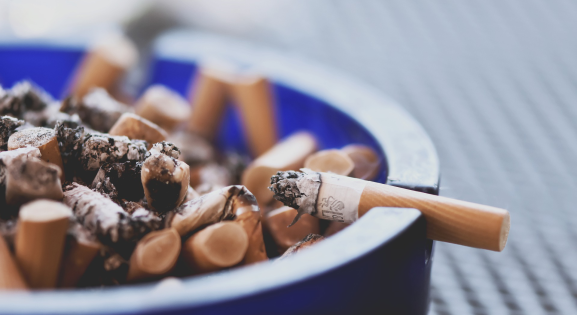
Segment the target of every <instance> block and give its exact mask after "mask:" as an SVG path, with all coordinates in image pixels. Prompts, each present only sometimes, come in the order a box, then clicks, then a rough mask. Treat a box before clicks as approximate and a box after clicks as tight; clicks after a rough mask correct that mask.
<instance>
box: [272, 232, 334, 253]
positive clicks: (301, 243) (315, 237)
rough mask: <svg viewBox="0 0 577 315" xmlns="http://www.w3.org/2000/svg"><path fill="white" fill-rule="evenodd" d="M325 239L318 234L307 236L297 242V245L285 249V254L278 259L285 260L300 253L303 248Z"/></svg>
mask: <svg viewBox="0 0 577 315" xmlns="http://www.w3.org/2000/svg"><path fill="white" fill-rule="evenodd" d="M324 239H325V238H324V237H322V236H321V235H318V234H309V235H307V236H305V238H303V239H302V240H301V241H299V242H298V243H296V244H294V245H293V246H291V247H290V248H289V249H287V251H286V252H284V254H283V255H282V256H281V257H280V258H279V259H285V258H287V257H289V256H292V255H294V254H296V253H298V252H300V251H302V250H303V249H305V248H308V247H310V246H312V245H314V244H316V243H318V242H320V241H322V240H324Z"/></svg>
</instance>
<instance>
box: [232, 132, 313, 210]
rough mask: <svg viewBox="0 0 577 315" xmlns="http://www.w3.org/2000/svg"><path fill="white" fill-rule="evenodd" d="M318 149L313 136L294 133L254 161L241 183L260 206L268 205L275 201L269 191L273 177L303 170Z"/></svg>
mask: <svg viewBox="0 0 577 315" xmlns="http://www.w3.org/2000/svg"><path fill="white" fill-rule="evenodd" d="M316 148H317V141H316V139H315V138H314V136H313V135H312V134H310V133H307V132H297V133H294V134H292V135H290V136H289V137H287V138H285V139H284V140H282V141H281V142H279V143H277V144H276V145H275V146H274V147H272V148H271V149H270V150H268V151H267V152H266V153H264V154H263V155H261V156H260V157H258V158H257V159H256V160H254V161H253V162H252V163H251V164H250V165H249V166H248V167H247V168H246V169H245V171H244V173H243V174H242V181H241V182H242V184H243V185H244V186H246V188H248V190H250V191H251V192H252V193H253V194H254V195H255V197H256V199H257V200H258V202H259V204H260V205H266V204H268V203H269V202H270V201H271V200H272V199H273V194H272V193H271V192H270V191H269V190H268V189H267V187H268V185H269V184H270V178H271V176H273V175H274V174H276V172H278V171H286V170H291V169H299V168H301V167H302V166H303V164H304V161H305V159H306V158H307V157H308V156H309V155H310V154H312V153H313V152H314V151H315V150H316Z"/></svg>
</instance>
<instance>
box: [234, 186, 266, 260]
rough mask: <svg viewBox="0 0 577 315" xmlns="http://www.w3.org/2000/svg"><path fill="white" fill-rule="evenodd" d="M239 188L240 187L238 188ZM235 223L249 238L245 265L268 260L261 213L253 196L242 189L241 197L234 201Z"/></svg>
mask: <svg viewBox="0 0 577 315" xmlns="http://www.w3.org/2000/svg"><path fill="white" fill-rule="evenodd" d="M237 187H238V186H237ZM232 202H233V204H232V208H233V210H232V211H233V213H234V215H235V217H234V222H236V223H238V224H239V225H240V226H241V227H242V228H243V229H244V231H245V232H246V235H247V236H248V248H247V250H246V254H245V255H244V259H243V264H245V265H248V264H252V263H256V262H259V261H265V260H267V259H268V257H267V255H266V248H265V245H264V238H263V234H262V222H261V213H260V209H259V207H258V204H257V201H256V199H255V197H254V195H253V194H251V193H250V192H249V191H248V190H247V189H246V188H244V187H243V188H242V189H241V192H240V193H239V196H237V197H236V198H233V200H232Z"/></svg>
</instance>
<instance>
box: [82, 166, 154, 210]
mask: <svg viewBox="0 0 577 315" xmlns="http://www.w3.org/2000/svg"><path fill="white" fill-rule="evenodd" d="M141 172H142V163H141V162H138V161H126V162H123V163H108V164H104V165H102V166H101V167H100V170H98V173H97V174H96V177H95V178H94V181H93V182H92V188H93V189H99V188H98V187H97V186H98V185H100V187H104V186H110V185H112V187H115V189H116V191H117V197H118V198H119V199H126V200H129V201H138V200H141V199H142V198H143V197H144V189H143V187H142V180H141V178H140V173H141ZM107 181H108V182H110V184H108V183H107ZM113 200H114V199H113Z"/></svg>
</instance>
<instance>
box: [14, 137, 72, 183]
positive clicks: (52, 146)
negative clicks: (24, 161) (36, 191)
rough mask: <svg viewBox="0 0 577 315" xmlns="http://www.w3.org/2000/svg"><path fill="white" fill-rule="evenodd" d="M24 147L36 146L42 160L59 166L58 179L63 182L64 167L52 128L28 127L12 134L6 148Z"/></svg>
mask: <svg viewBox="0 0 577 315" xmlns="http://www.w3.org/2000/svg"><path fill="white" fill-rule="evenodd" d="M25 147H35V148H38V150H40V155H41V159H42V160H44V161H46V162H49V163H52V164H55V165H56V166H58V167H60V170H61V171H62V172H61V175H60V180H61V181H62V182H64V167H63V165H62V157H61V156H60V149H59V148H58V140H57V139H56V134H55V133H54V130H52V129H50V128H44V127H37V128H29V129H24V130H22V131H19V132H16V133H14V134H12V135H11V136H10V138H9V139H8V150H16V149H19V148H25Z"/></svg>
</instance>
